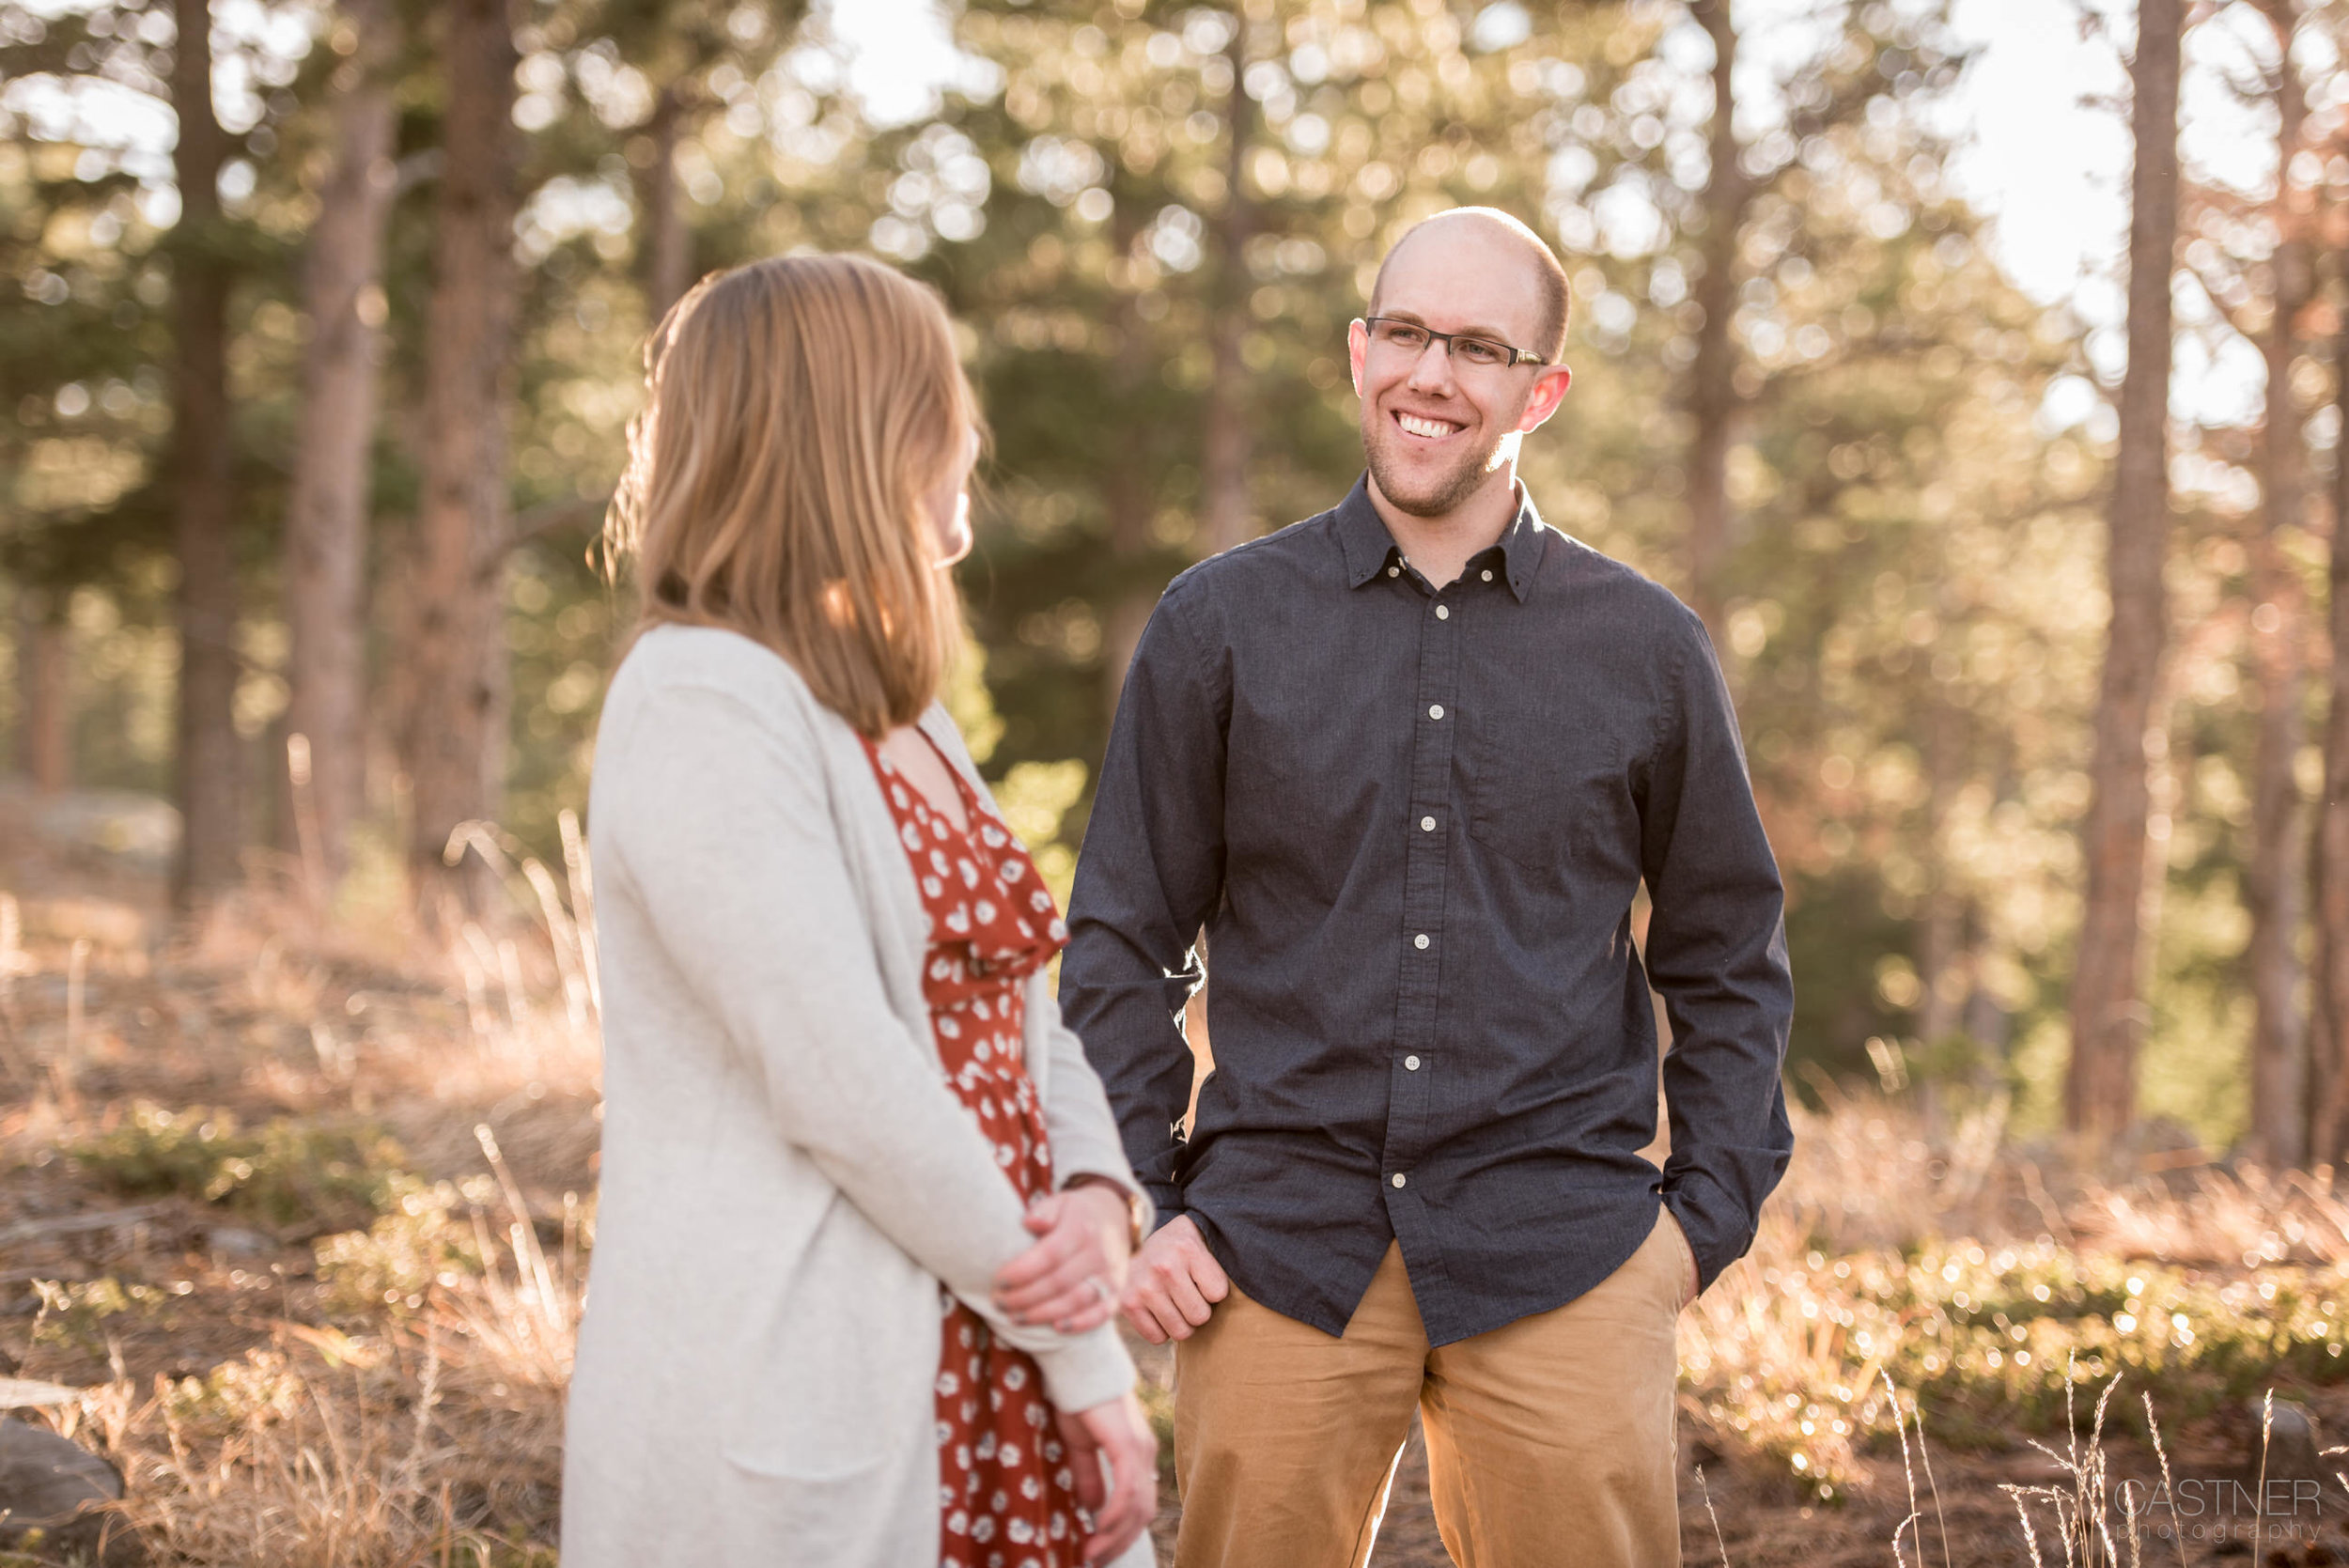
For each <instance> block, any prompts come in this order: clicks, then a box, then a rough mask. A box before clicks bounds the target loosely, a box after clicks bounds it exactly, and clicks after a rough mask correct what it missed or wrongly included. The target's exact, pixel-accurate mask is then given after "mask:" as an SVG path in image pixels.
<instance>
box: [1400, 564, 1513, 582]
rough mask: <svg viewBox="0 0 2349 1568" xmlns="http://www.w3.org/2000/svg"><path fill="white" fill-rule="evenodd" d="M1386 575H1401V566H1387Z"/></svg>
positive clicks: (1490, 574)
mask: <svg viewBox="0 0 2349 1568" xmlns="http://www.w3.org/2000/svg"><path fill="white" fill-rule="evenodd" d="M1387 575H1388V576H1389V577H1401V576H1402V575H1403V568H1402V567H1388V568H1387ZM1485 576H1486V579H1487V580H1489V579H1490V578H1491V577H1492V573H1490V572H1486V574H1485Z"/></svg>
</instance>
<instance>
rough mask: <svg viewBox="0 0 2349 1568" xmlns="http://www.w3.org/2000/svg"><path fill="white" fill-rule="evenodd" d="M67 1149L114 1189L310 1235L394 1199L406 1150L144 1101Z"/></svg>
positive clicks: (358, 1132) (378, 1136)
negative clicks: (194, 1203)
mask: <svg viewBox="0 0 2349 1568" xmlns="http://www.w3.org/2000/svg"><path fill="white" fill-rule="evenodd" d="M68 1153H69V1154H70V1156H71V1157H72V1159H73V1161H74V1163H75V1164H76V1165H77V1166H79V1167H80V1168H81V1169H82V1170H83V1171H85V1172H88V1173H89V1174H90V1175H92V1176H94V1177H95V1178H97V1179H98V1180H99V1181H101V1182H102V1183H104V1184H105V1185H106V1186H107V1187H108V1188H112V1189H113V1190H115V1191H117V1192H120V1193H124V1194H128V1195H132V1196H147V1197H160V1196H165V1195H171V1194H177V1195H179V1196H182V1197H187V1198H194V1199H197V1200H200V1201H201V1202H204V1203H217V1204H220V1205H222V1206H223V1207H226V1208H231V1209H234V1210H236V1211H237V1212H238V1213H240V1214H242V1215H244V1216H246V1217H248V1218H250V1219H257V1220H259V1221H261V1222H262V1223H265V1224H270V1225H275V1226H280V1227H285V1228H293V1229H306V1230H308V1231H310V1232H312V1233H316V1232H318V1231H324V1230H336V1229H342V1228H346V1227H349V1226H351V1225H357V1224H365V1223H366V1221H367V1220H368V1219H370V1218H372V1217H373V1216H374V1215H375V1214H376V1213H378V1212H379V1211H381V1208H382V1207H383V1206H384V1204H385V1203H387V1202H388V1201H389V1199H390V1197H391V1184H392V1176H393V1173H394V1172H397V1170H398V1169H399V1168H400V1166H401V1165H402V1164H403V1163H404V1162H405V1157H404V1156H403V1154H402V1153H401V1151H400V1147H399V1145H398V1144H397V1143H396V1142H394V1141H392V1140H391V1139H390V1138H388V1137H385V1136H384V1135H383V1134H382V1132H381V1131H380V1130H379V1129H377V1128H375V1127H373V1126H343V1127H335V1126H314V1125H310V1124H306V1123H302V1122H297V1121H294V1120H292V1119H290V1118H288V1117H282V1116H281V1117H278V1118H276V1119H274V1120H272V1121H271V1122H270V1123H269V1124H268V1125H267V1126H263V1127H262V1128H261V1129H260V1130H259V1131H257V1132H246V1131H243V1130H242V1129H241V1128H240V1127H239V1126H237V1119H236V1117H235V1116H234V1115H233V1114H231V1113H230V1112H228V1111H226V1110H208V1109H206V1108H204V1107H201V1106H198V1107H194V1108H192V1109H190V1110H182V1111H177V1112H175V1111H171V1110H165V1109H163V1107H161V1106H158V1105H153V1104H149V1103H148V1102H146V1101H141V1102H139V1103H138V1104H137V1105H135V1106H133V1107H132V1111H131V1115H130V1118H129V1120H127V1121H125V1122H124V1123H123V1124H122V1125H121V1126H117V1127H115V1128H113V1129H111V1130H109V1131H106V1132H102V1133H100V1134H99V1135H97V1136H96V1137H94V1138H90V1139H87V1140H86V1141H83V1142H81V1143H79V1144H76V1145H75V1146H73V1147H72V1148H71V1149H70V1150H69V1151H68Z"/></svg>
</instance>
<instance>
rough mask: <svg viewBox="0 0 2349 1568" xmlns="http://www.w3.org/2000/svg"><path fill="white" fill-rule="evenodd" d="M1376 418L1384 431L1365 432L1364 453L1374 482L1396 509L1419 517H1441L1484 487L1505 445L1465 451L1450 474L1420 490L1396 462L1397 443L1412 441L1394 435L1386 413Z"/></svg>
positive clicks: (1494, 444) (1437, 475)
mask: <svg viewBox="0 0 2349 1568" xmlns="http://www.w3.org/2000/svg"><path fill="white" fill-rule="evenodd" d="M1372 417H1373V418H1374V419H1376V420H1377V422H1378V426H1382V427H1385V428H1383V429H1381V428H1378V427H1373V428H1372V429H1369V430H1365V431H1363V432H1362V451H1363V453H1364V455H1365V456H1366V457H1368V458H1369V459H1370V477H1371V482H1372V483H1373V484H1375V485H1377V487H1378V493H1379V494H1380V495H1383V496H1385V497H1386V498H1387V502H1388V504H1389V505H1392V506H1393V507H1394V508H1395V509H1396V510H1398V511H1401V512H1406V513H1408V514H1409V515H1410V516H1412V517H1415V518H1439V517H1442V516H1443V515H1444V514H1446V513H1447V512H1450V511H1452V510H1454V509H1455V508H1456V507H1457V506H1459V505H1461V503H1463V502H1465V501H1467V500H1468V498H1469V497H1470V496H1471V495H1474V494H1475V493H1476V492H1477V491H1478V490H1479V489H1483V488H1484V484H1485V481H1486V480H1487V479H1489V478H1490V477H1492V472H1493V469H1494V468H1495V467H1496V466H1497V465H1498V463H1499V460H1500V456H1501V442H1498V441H1496V442H1493V443H1492V445H1490V446H1489V447H1486V449H1485V450H1484V451H1482V452H1473V451H1471V452H1463V453H1462V454H1461V455H1460V459H1459V462H1458V464H1457V465H1456V466H1455V467H1454V468H1453V469H1451V470H1450V471H1449V472H1447V473H1442V474H1436V475H1435V476H1433V477H1432V478H1430V479H1427V480H1424V481H1422V482H1420V483H1419V484H1418V485H1417V487H1416V488H1414V486H1413V483H1412V482H1411V481H1410V480H1408V479H1406V478H1405V477H1404V476H1403V473H1402V468H1403V465H1402V464H1401V463H1400V462H1398V461H1396V460H1395V459H1396V453H1395V450H1394V443H1395V442H1401V441H1404V440H1407V439H1408V438H1407V437H1404V436H1400V435H1395V434H1393V433H1392V421H1391V420H1389V419H1388V418H1387V416H1386V415H1385V414H1384V413H1383V412H1374V413H1373V415H1372Z"/></svg>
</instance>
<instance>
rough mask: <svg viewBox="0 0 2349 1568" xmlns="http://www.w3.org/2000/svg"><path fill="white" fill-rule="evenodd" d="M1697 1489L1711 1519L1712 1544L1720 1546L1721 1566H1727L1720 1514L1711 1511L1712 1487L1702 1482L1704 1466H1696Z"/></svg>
mask: <svg viewBox="0 0 2349 1568" xmlns="http://www.w3.org/2000/svg"><path fill="white" fill-rule="evenodd" d="M1697 1490H1698V1491H1699V1492H1700V1493H1702V1494H1703V1498H1704V1516H1705V1517H1706V1518H1708V1519H1710V1520H1712V1521H1713V1545H1716V1546H1718V1547H1719V1548H1720V1554H1721V1568H1729V1543H1728V1541H1727V1540H1725V1539H1723V1537H1722V1535H1721V1516H1720V1515H1719V1514H1716V1513H1715V1512H1713V1489H1712V1488H1711V1487H1710V1486H1707V1485H1706V1484H1705V1483H1704V1467H1703V1466H1702V1465H1699V1466H1698V1467H1697Z"/></svg>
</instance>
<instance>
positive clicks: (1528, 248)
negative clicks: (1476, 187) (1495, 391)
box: [1370, 207, 1573, 365]
mask: <svg viewBox="0 0 2349 1568" xmlns="http://www.w3.org/2000/svg"><path fill="white" fill-rule="evenodd" d="M1430 234H1442V235H1444V236H1446V237H1447V238H1452V237H1457V238H1459V239H1462V240H1471V239H1472V240H1477V241H1485V242H1487V243H1489V244H1490V245H1491V246H1492V247H1493V248H1494V250H1495V251H1496V252H1498V253H1499V254H1501V256H1509V257H1514V258H1515V259H1516V260H1517V261H1518V262H1519V263H1521V264H1522V265H1523V266H1524V268H1525V271H1526V281H1527V284H1528V286H1529V287H1531V288H1532V290H1533V301H1534V307H1535V311H1536V315H1535V318H1534V322H1535V326H1534V337H1533V341H1532V342H1531V343H1525V344H1517V345H1513V347H1517V348H1524V349H1532V351H1533V352H1534V353H1537V354H1539V355H1541V356H1542V358H1543V359H1545V360H1547V361H1548V362H1549V363H1550V364H1552V365H1555V364H1556V363H1557V362H1558V359H1559V356H1561V355H1562V354H1563V353H1564V352H1565V351H1566V315H1567V311H1568V308H1569V301H1570V300H1571V299H1572V297H1573V296H1572V293H1571V291H1570V290H1569V289H1568V287H1567V285H1566V269H1565V267H1564V266H1563V264H1561V263H1560V261H1559V260H1558V255H1557V253H1556V252H1555V251H1552V250H1551V249H1550V248H1549V246H1548V245H1547V244H1545V243H1544V242H1543V241H1542V237H1541V236H1540V235H1538V234H1536V233H1534V232H1533V231H1532V229H1530V228H1528V227H1526V226H1525V225H1524V224H1522V223H1520V222H1518V221H1517V219H1516V218H1513V217H1511V216H1510V215H1509V214H1508V213H1506V212H1503V211H1501V209H1499V208H1497V207H1455V208H1452V209H1450V210H1447V211H1442V212H1439V213H1437V214H1436V215H1435V216H1433V217H1431V218H1423V219H1421V220H1420V221H1419V222H1418V223H1416V224H1413V225H1411V226H1410V227H1409V228H1408V229H1406V230H1405V231H1404V234H1403V238H1402V239H1400V240H1397V241H1395V242H1394V246H1393V248H1392V249H1391V250H1390V251H1388V252H1387V256H1386V259H1385V260H1384V261H1381V262H1380V263H1378V276H1377V281H1375V282H1374V283H1372V285H1371V287H1370V313H1371V314H1372V315H1373V316H1376V315H1377V314H1378V306H1379V302H1380V300H1381V298H1382V297H1383V296H1384V295H1385V293H1386V286H1387V269H1389V268H1390V267H1392V266H1393V265H1394V258H1395V257H1396V256H1401V255H1402V254H1403V253H1404V251H1405V250H1406V249H1408V247H1409V246H1410V244H1411V242H1412V241H1415V240H1419V239H1420V238H1422V237H1423V236H1426V235H1430Z"/></svg>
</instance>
